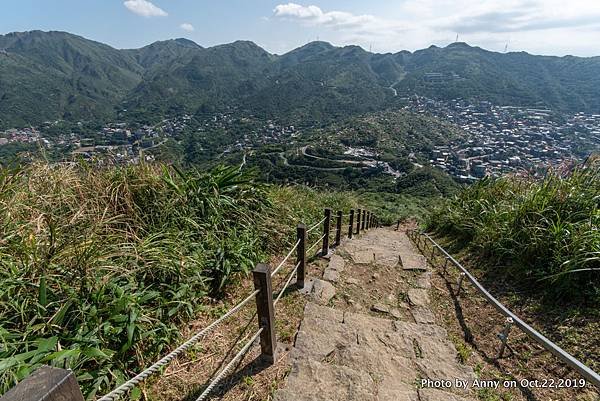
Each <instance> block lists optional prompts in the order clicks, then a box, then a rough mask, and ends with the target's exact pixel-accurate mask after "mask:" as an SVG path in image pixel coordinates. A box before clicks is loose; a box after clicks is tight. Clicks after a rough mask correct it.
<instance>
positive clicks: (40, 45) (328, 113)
mask: <svg viewBox="0 0 600 401" xmlns="http://www.w3.org/2000/svg"><path fill="white" fill-rule="evenodd" d="M599 86H600V58H598V57H595V58H580V57H570V56H568V57H541V56H534V55H530V54H527V53H508V54H500V53H494V52H489V51H486V50H483V49H480V48H476V47H470V46H468V45H466V44H462V43H455V44H452V45H449V46H447V47H445V48H438V47H435V46H432V47H430V48H428V49H424V50H419V51H416V52H414V53H410V52H407V51H402V52H399V53H395V54H391V53H387V54H374V53H370V52H367V51H365V50H363V49H362V48H360V47H357V46H346V47H341V48H340V47H334V46H332V45H330V44H328V43H325V42H312V43H309V44H307V45H305V46H303V47H300V48H298V49H295V50H292V51H290V52H288V53H286V54H283V55H274V54H270V53H268V52H267V51H265V50H263V49H262V48H260V47H259V46H257V45H255V44H254V43H252V42H247V41H237V42H234V43H230V44H225V45H219V46H214V47H210V48H203V47H201V46H199V45H197V44H196V43H194V42H191V41H189V40H186V39H176V40H168V41H163V42H156V43H153V44H151V45H149V46H146V47H143V48H141V49H131V50H117V49H113V48H111V47H110V46H107V45H104V44H101V43H98V42H94V41H91V40H87V39H85V38H82V37H79V36H76V35H72V34H69V33H64V32H41V31H32V32H24V33H11V34H7V35H4V36H0V126H3V127H10V126H16V125H27V124H37V123H39V122H42V121H46V120H56V119H67V120H72V121H77V120H80V119H83V120H86V119H94V118H115V117H116V116H117V115H119V116H120V117H122V118H125V119H128V118H130V119H144V120H148V121H155V120H157V119H159V118H161V117H163V116H164V115H168V114H176V113H181V112H187V113H192V114H194V113H197V112H200V113H202V112H205V111H215V110H225V109H227V108H231V107H236V108H239V109H243V110H246V111H248V112H249V113H254V114H258V115H262V116H266V117H272V116H278V117H282V116H283V117H285V118H286V119H288V120H290V121H292V120H295V119H304V120H309V121H317V122H319V121H322V120H331V119H333V118H337V117H340V116H348V115H352V114H356V113H364V112H370V111H376V110H381V109H382V108H385V107H387V106H389V105H393V104H394V102H396V101H397V100H398V99H399V98H400V97H402V96H405V95H411V94H415V93H417V94H422V95H426V96H429V97H433V98H435V97H438V98H454V97H462V98H468V99H483V100H490V101H493V102H495V103H498V104H511V105H526V106H538V107H551V108H554V109H556V110H562V111H593V112H599V111H600V97H599V96H598V93H597V91H596V90H595V88H598V87H599ZM396 95H397V96H396ZM119 113H120V114H119Z"/></svg>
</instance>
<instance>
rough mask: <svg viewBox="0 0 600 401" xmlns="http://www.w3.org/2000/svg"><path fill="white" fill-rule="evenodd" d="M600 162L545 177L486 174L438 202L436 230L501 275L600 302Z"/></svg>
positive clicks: (431, 222)
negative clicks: (487, 261)
mask: <svg viewBox="0 0 600 401" xmlns="http://www.w3.org/2000/svg"><path fill="white" fill-rule="evenodd" d="M599 193H600V163H599V162H598V160H591V161H589V162H588V164H587V165H586V166H583V167H581V168H576V169H574V170H573V171H569V172H562V173H559V172H552V173H549V174H548V175H547V176H546V177H544V178H543V179H541V180H536V179H532V178H518V177H505V178H500V179H496V180H483V181H481V182H479V183H478V184H476V185H473V186H471V187H469V188H467V189H466V190H465V191H463V192H462V193H461V194H460V195H459V196H457V197H456V198H454V199H453V200H451V201H449V202H447V203H446V204H445V205H444V206H443V207H440V208H438V209H437V210H436V211H435V212H434V213H433V214H432V215H431V217H430V220H429V228H431V229H435V230H437V231H438V232H440V233H443V234H446V235H449V236H452V237H454V238H455V239H456V240H457V241H459V242H461V243H463V244H464V245H468V246H470V247H471V248H473V249H474V250H475V251H476V252H477V253H478V254H479V255H481V256H489V257H491V260H493V261H495V262H497V264H498V265H499V266H500V267H498V268H497V269H500V273H501V274H503V275H505V276H508V277H511V278H513V279H516V280H519V281H522V282H526V283H527V284H528V285H530V286H533V287H535V288H537V289H539V290H541V291H543V292H545V293H547V294H549V295H553V296H557V297H563V299H564V298H565V297H566V298H569V299H582V300H588V301H589V300H592V301H593V302H598V301H599V300H600V275H599V274H598V270H599V269H600V258H599V256H598V255H600V235H599V231H598V228H599V226H600V212H599V209H598V207H599V202H598V201H599V199H598V194H599Z"/></svg>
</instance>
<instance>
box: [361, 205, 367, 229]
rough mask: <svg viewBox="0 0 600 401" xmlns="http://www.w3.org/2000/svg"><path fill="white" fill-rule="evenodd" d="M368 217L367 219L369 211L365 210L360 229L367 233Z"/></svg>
mask: <svg viewBox="0 0 600 401" xmlns="http://www.w3.org/2000/svg"><path fill="white" fill-rule="evenodd" d="M366 217H367V211H366V210H364V209H363V211H362V221H361V222H360V229H361V230H362V231H365V220H366Z"/></svg>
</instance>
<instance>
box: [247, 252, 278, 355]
mask: <svg viewBox="0 0 600 401" xmlns="http://www.w3.org/2000/svg"><path fill="white" fill-rule="evenodd" d="M252 276H253V278H254V289H255V290H259V293H258V294H256V310H257V312H258V326H259V327H261V328H262V329H263V331H262V333H260V350H261V357H262V358H263V359H264V360H265V362H267V363H268V364H269V365H272V364H273V363H275V357H276V355H275V354H276V346H277V340H276V338H275V309H274V308H273V287H272V285H271V266H269V265H266V264H263V263H259V264H258V265H257V266H256V268H255V269H254V271H253V272H252Z"/></svg>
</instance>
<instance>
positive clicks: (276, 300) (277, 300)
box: [273, 263, 300, 305]
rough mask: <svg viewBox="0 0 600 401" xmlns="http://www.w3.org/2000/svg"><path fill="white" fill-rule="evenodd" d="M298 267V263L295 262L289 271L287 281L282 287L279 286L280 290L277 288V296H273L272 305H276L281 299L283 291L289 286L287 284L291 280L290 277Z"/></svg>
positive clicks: (291, 277)
mask: <svg viewBox="0 0 600 401" xmlns="http://www.w3.org/2000/svg"><path fill="white" fill-rule="evenodd" d="M299 267H300V263H296V267H294V269H293V270H292V271H291V272H290V274H289V276H288V279H287V281H286V282H285V284H284V285H283V287H282V288H281V290H279V293H278V294H277V298H275V300H274V301H273V305H277V302H279V300H280V299H281V297H282V295H283V293H284V292H285V290H287V288H288V287H289V285H290V283H291V282H292V279H293V278H294V275H295V274H296V272H297V271H298V268H299Z"/></svg>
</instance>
